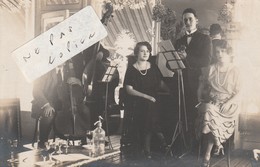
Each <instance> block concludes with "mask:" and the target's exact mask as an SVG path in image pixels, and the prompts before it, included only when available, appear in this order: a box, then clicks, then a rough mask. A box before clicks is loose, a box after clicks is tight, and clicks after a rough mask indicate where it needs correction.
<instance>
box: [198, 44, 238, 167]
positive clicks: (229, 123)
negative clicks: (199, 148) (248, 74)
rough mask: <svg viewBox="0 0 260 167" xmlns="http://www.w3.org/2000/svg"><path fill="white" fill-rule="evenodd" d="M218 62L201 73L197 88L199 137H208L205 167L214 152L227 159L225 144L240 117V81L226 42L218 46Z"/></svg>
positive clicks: (230, 49) (230, 50) (203, 164)
mask: <svg viewBox="0 0 260 167" xmlns="http://www.w3.org/2000/svg"><path fill="white" fill-rule="evenodd" d="M216 56H217V62H216V63H214V64H212V65H210V66H209V67H207V68H205V69H203V70H202V76H201V77H200V85H199V88H198V100H199V102H200V104H199V105H198V106H197V107H198V118H197V127H196V130H197V132H196V134H197V135H198V137H200V136H201V134H207V140H208V142H206V143H207V146H206V152H205V155H204V160H203V163H202V166H205V167H207V166H209V163H210V157H211V150H212V148H213V146H214V145H215V148H216V149H214V154H216V155H219V154H223V155H224V150H223V146H222V143H224V142H225V141H226V140H227V139H229V138H230V137H231V135H232V134H233V132H234V128H235V120H236V117H237V115H238V110H237V108H238V104H239V94H240V93H239V92H240V85H241V84H240V80H239V71H238V68H237V67H236V66H235V65H234V64H233V55H232V48H231V47H230V46H229V45H228V43H227V42H226V41H225V40H221V42H219V43H218V44H217V45H216Z"/></svg>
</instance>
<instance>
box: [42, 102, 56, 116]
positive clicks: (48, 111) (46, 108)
mask: <svg viewBox="0 0 260 167" xmlns="http://www.w3.org/2000/svg"><path fill="white" fill-rule="evenodd" d="M43 109H44V111H43V112H44V113H43V114H44V116H45V117H51V116H52V115H53V114H54V113H55V110H54V108H53V107H52V106H51V105H50V104H49V103H48V104H47V105H46V106H44V108H43Z"/></svg>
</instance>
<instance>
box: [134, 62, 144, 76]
mask: <svg viewBox="0 0 260 167" xmlns="http://www.w3.org/2000/svg"><path fill="white" fill-rule="evenodd" d="M136 67H137V69H138V71H139V72H140V74H141V75H146V74H147V62H146V64H145V72H144V73H142V71H141V70H140V68H139V65H138V63H136Z"/></svg>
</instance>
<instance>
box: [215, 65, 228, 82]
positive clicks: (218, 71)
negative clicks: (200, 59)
mask: <svg viewBox="0 0 260 167" xmlns="http://www.w3.org/2000/svg"><path fill="white" fill-rule="evenodd" d="M219 73H220V70H219V66H218V65H217V83H218V85H219V86H224V85H225V83H226V81H227V77H228V73H229V67H228V69H227V71H226V72H225V73H226V75H225V77H224V80H223V83H220V75H219Z"/></svg>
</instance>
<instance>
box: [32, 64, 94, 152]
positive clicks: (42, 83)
mask: <svg viewBox="0 0 260 167" xmlns="http://www.w3.org/2000/svg"><path fill="white" fill-rule="evenodd" d="M69 66H70V67H71V64H69V62H68V61H67V62H66V63H64V64H62V65H60V66H58V67H56V68H55V69H53V70H51V71H50V72H48V73H46V74H45V75H43V76H41V77H40V78H38V79H37V80H36V81H35V82H34V85H33V101H32V115H31V116H32V117H33V118H35V119H39V120H40V127H39V129H40V131H39V140H40V141H39V143H38V146H39V147H40V148H45V142H47V141H48V138H49V134H50V132H51V129H52V128H53V125H54V124H55V127H56V129H54V131H56V132H57V133H67V129H71V127H72V126H73V125H72V123H71V124H70V123H68V122H66V121H65V120H64V117H63V116H64V115H69V116H71V111H70V109H71V108H72V107H71V106H67V105H68V104H69V105H71V101H70V95H69V93H70V92H69V87H70V86H69V85H79V86H81V81H80V79H79V78H77V77H76V76H70V75H69V72H68V68H69ZM77 94H79V97H80V96H81V93H78V92H77ZM82 94H83V92H82ZM77 100H79V101H82V104H83V98H82V99H80V98H78V99H77ZM77 100H76V101H77ZM79 105H81V103H80V104H79ZM68 108H69V109H68ZM80 109H81V110H84V114H82V113H81V112H80V113H79V114H80V115H81V116H80V117H83V119H82V120H80V121H77V123H78V122H80V127H82V131H84V133H85V132H86V129H89V125H88V124H89V122H90V121H89V117H90V116H89V113H87V111H85V109H84V106H83V105H81V106H80ZM65 110H68V111H65ZM62 111H63V112H64V113H62ZM82 115H83V116H82ZM67 119H68V120H71V118H67ZM61 121H62V122H63V123H64V122H66V124H67V127H65V126H63V125H59V124H60V122H61ZM82 122H87V123H84V124H83V123H82ZM59 127H62V128H63V127H64V128H65V129H64V130H63V131H64V132H60V131H58V130H57V129H59ZM76 128H78V126H77V127H76ZM77 130H78V129H77ZM56 132H55V135H56ZM59 137H60V136H59Z"/></svg>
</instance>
